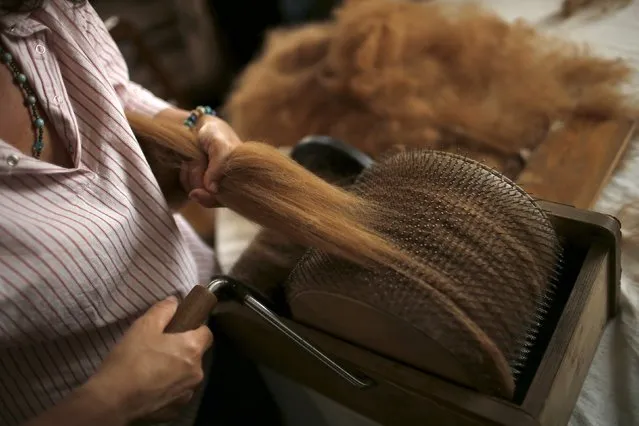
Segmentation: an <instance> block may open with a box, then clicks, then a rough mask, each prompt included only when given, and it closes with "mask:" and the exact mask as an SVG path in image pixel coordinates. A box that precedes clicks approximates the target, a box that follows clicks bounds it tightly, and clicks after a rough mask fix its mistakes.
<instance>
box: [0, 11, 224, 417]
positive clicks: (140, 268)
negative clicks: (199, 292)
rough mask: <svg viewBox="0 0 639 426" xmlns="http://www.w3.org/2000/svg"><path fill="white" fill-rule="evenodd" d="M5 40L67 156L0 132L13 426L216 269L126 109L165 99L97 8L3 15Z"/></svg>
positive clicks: (148, 109)
mask: <svg viewBox="0 0 639 426" xmlns="http://www.w3.org/2000/svg"><path fill="white" fill-rule="evenodd" d="M0 40H1V41H2V45H3V46H4V47H5V48H6V49H7V50H9V51H10V52H11V53H12V54H13V56H14V58H15V60H16V63H17V64H18V66H19V67H20V69H21V70H22V71H23V72H24V73H25V74H26V76H27V78H28V80H29V82H30V84H31V86H32V88H33V89H34V91H35V92H36V94H37V98H38V100H39V104H40V105H41V107H42V109H43V111H44V117H45V119H47V121H48V123H49V124H48V125H49V126H51V127H53V128H54V129H55V130H56V132H57V134H58V135H60V137H63V138H64V139H65V141H66V142H67V143H68V147H69V151H70V154H71V157H72V159H73V161H74V165H73V167H72V168H70V169H67V168H62V167H58V166H56V165H52V164H48V163H45V162H42V161H39V160H36V159H34V158H32V157H30V156H25V155H23V154H21V153H20V152H19V151H18V150H17V149H15V148H14V147H12V146H11V145H10V144H8V143H6V142H5V141H2V140H0V424H1V425H5V426H11V425H17V424H19V423H21V422H23V421H24V420H25V419H28V418H31V417H33V416H35V415H37V414H39V413H41V412H43V411H45V410H47V409H48V408H50V407H51V406H53V405H54V404H56V403H57V402H58V401H60V400H61V399H63V398H64V397H65V396H66V395H68V394H69V392H70V391H71V390H73V389H74V388H76V387H77V386H78V385H80V384H82V383H83V382H85V381H86V380H87V378H88V377H90V376H91V375H92V374H94V372H95V371H96V369H97V368H98V366H99V365H100V363H101V361H102V360H103V359H104V357H105V356H106V354H107V353H108V352H109V351H110V349H111V348H112V347H113V345H114V343H115V342H116V341H117V340H118V339H119V337H120V336H121V335H122V333H123V332H124V331H125V330H126V329H127V328H128V326H129V325H130V324H131V323H132V321H133V320H134V319H135V318H137V317H138V316H139V315H140V314H142V313H144V312H145V311H146V310H147V309H148V308H149V307H150V306H151V305H152V304H153V303H155V302H156V301H158V300H161V299H163V298H165V297H166V296H167V295H169V294H180V295H182V296H184V295H185V294H186V292H188V290H189V289H190V288H191V287H192V286H193V285H194V284H196V283H197V282H198V281H203V280H207V279H208V278H210V276H211V274H212V273H213V272H214V270H213V269H214V266H213V254H212V252H211V251H210V250H209V249H208V248H207V247H206V246H205V245H204V244H203V243H202V242H201V241H200V240H199V238H198V237H197V236H196V235H195V234H194V232H193V230H192V229H191V228H190V227H189V226H188V224H187V223H186V221H185V220H184V219H182V218H181V217H179V216H176V215H174V214H173V213H172V212H171V211H170V209H169V207H168V206H167V202H166V200H165V199H164V197H163V195H162V192H161V191H160V188H159V186H158V184H157V181H156V179H155V178H154V176H153V174H152V173H151V170H150V168H149V166H148V164H147V162H146V161H145V159H144V156H143V154H142V151H141V149H140V147H139V145H138V143H137V141H136V139H135V138H134V136H133V133H132V131H131V128H130V127H129V125H128V124H127V121H126V119H125V116H124V114H123V111H124V108H125V107H126V108H130V109H132V110H137V111H139V112H143V113H146V114H155V113H157V112H159V111H160V110H162V109H164V108H167V107H168V106H169V105H168V104H167V103H166V102H164V101H162V100H159V99H157V98H156V97H154V96H153V95H152V94H151V93H150V92H148V91H146V90H145V89H143V88H142V87H140V86H139V85H136V84H134V83H133V82H131V81H129V77H128V70H127V66H126V64H125V62H124V59H123V57H122V55H121V54H120V52H119V50H118V48H117V46H116V44H115V43H114V41H113V39H112V38H111V37H110V35H109V33H108V31H107V29H106V28H105V26H104V25H103V22H102V21H101V19H100V18H99V17H98V15H97V13H96V12H95V11H94V10H93V8H92V7H91V6H90V5H89V4H88V3H87V4H85V5H83V6H72V5H71V4H70V3H69V2H67V1H62V0H50V1H48V2H45V5H44V7H43V8H41V9H39V10H37V11H35V12H32V13H31V14H29V15H7V16H4V17H0ZM1 66H4V65H1ZM0 108H3V106H0ZM16 158H17V159H18V161H17V164H16V161H15V160H16Z"/></svg>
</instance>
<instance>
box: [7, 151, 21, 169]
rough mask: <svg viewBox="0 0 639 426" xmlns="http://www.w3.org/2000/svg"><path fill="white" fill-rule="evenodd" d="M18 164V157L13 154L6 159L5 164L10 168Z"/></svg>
mask: <svg viewBox="0 0 639 426" xmlns="http://www.w3.org/2000/svg"><path fill="white" fill-rule="evenodd" d="M19 162H20V157H18V156H17V155H15V154H10V155H9V156H8V157H7V164H8V165H9V166H10V167H15V166H17V165H18V163H19Z"/></svg>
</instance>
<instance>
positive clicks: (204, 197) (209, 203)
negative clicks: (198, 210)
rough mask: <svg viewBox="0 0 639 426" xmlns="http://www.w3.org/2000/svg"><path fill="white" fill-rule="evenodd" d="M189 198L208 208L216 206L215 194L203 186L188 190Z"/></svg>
mask: <svg viewBox="0 0 639 426" xmlns="http://www.w3.org/2000/svg"><path fill="white" fill-rule="evenodd" d="M189 198H190V199H192V200H195V201H196V202H198V203H199V204H201V205H202V206H203V207H206V208H209V209H210V208H213V207H217V206H218V202H217V200H216V199H215V196H214V195H213V194H211V193H210V192H209V191H207V190H205V189H203V188H199V189H194V190H193V191H191V192H189Z"/></svg>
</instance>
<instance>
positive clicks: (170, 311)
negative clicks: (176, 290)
mask: <svg viewBox="0 0 639 426" xmlns="http://www.w3.org/2000/svg"><path fill="white" fill-rule="evenodd" d="M177 308H178V300H177V298H176V297H175V296H169V297H167V298H166V299H164V300H162V301H160V302H158V303H156V304H155V305H153V306H151V307H150V308H149V310H148V311H146V313H145V314H144V316H142V318H141V319H142V320H143V321H144V322H145V323H147V324H148V325H149V326H151V327H152V328H153V329H156V330H157V331H159V332H163V331H164V329H165V328H166V326H167V325H168V324H169V322H171V319H172V318H173V316H174V315H175V312H176V311H177Z"/></svg>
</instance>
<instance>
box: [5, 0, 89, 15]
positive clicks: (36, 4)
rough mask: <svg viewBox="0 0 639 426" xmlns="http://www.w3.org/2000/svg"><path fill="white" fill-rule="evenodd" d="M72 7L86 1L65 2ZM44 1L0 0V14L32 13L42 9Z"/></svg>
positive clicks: (70, 0)
mask: <svg viewBox="0 0 639 426" xmlns="http://www.w3.org/2000/svg"><path fill="white" fill-rule="evenodd" d="M66 1H67V2H69V3H71V4H74V5H81V4H84V3H86V0H66ZM43 3H44V0H0V14H6V13H25V12H33V11H34V10H36V9H39V8H41V7H42V4H43Z"/></svg>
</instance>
